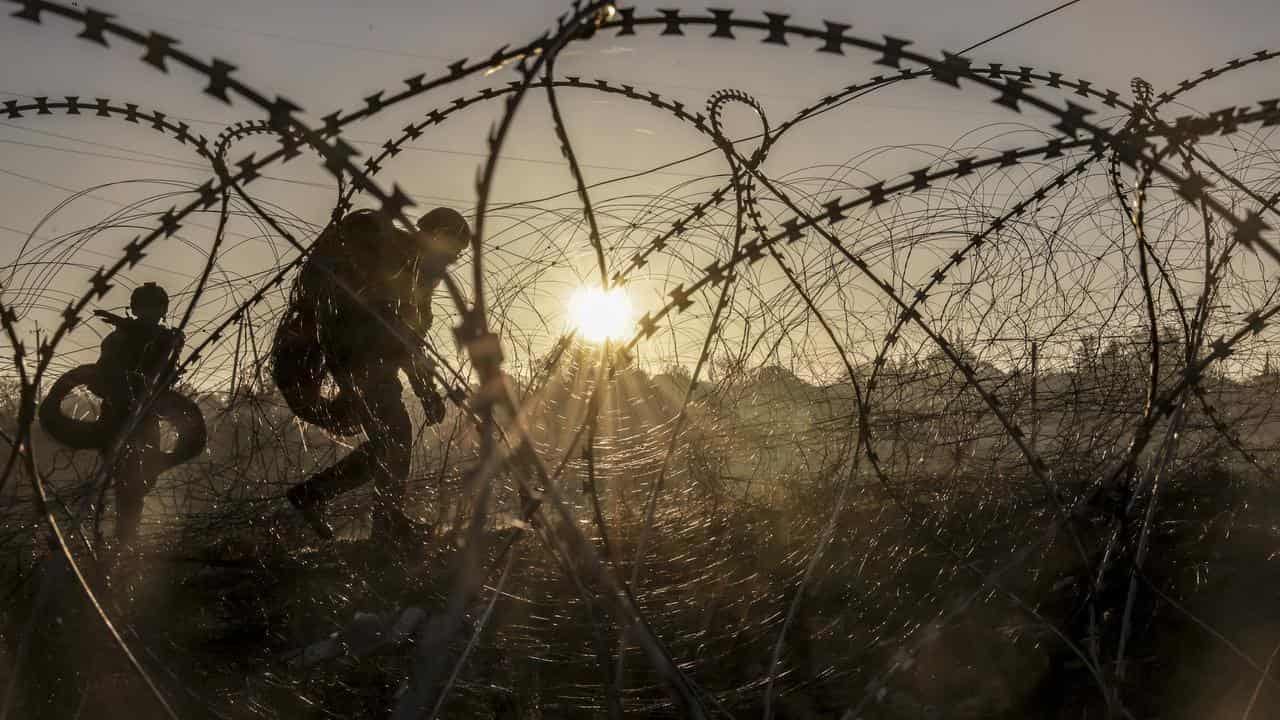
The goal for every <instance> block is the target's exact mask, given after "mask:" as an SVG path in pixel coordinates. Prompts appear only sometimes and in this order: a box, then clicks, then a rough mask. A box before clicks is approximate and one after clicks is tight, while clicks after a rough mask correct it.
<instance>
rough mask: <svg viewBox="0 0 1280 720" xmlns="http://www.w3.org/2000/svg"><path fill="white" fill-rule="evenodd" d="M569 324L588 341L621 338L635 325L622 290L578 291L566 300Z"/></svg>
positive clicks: (598, 289)
mask: <svg viewBox="0 0 1280 720" xmlns="http://www.w3.org/2000/svg"><path fill="white" fill-rule="evenodd" d="M569 321H570V323H571V326H572V329H573V330H575V331H577V333H578V335H580V336H581V337H582V338H583V339H585V340H589V341H591V342H597V343H600V342H604V341H606V340H622V339H625V338H626V337H627V335H628V334H629V333H630V332H631V331H632V329H633V327H634V325H635V321H634V312H633V310H632V306H631V297H630V296H628V295H627V291H626V290H624V289H623V288H612V289H609V290H604V289H602V288H599V287H582V288H578V289H577V290H575V291H574V292H573V295H571V296H570V297H569Z"/></svg>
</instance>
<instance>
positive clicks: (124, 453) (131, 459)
mask: <svg viewBox="0 0 1280 720" xmlns="http://www.w3.org/2000/svg"><path fill="white" fill-rule="evenodd" d="M160 439H161V432H160V421H159V420H158V419H156V418H154V417H151V418H145V419H143V420H141V421H139V422H138V424H137V426H136V427H135V428H134V430H133V433H132V434H131V435H130V436H129V438H128V439H127V440H125V442H124V444H123V446H122V447H121V448H120V454H119V457H118V459H117V461H116V466H115V482H114V487H115V493H116V539H117V540H118V541H119V543H120V545H121V547H128V546H130V545H131V544H132V543H133V541H134V539H135V538H136V537H137V534H138V526H139V524H140V523H141V522H142V508H143V504H144V500H145V499H146V496H147V493H148V492H150V491H151V488H152V487H154V486H155V483H156V474H157V473H156V470H157V469H158V462H157V461H158V457H157V456H158V454H159V453H160V452H161V447H160Z"/></svg>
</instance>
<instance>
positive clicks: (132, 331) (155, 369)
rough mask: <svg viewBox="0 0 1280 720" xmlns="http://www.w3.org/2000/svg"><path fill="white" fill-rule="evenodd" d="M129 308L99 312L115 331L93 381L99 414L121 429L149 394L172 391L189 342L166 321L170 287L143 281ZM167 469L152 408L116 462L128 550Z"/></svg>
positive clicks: (120, 525)
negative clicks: (122, 312) (126, 312)
mask: <svg viewBox="0 0 1280 720" xmlns="http://www.w3.org/2000/svg"><path fill="white" fill-rule="evenodd" d="M129 309H130V310H131V311H132V313H133V317H121V316H119V315H115V314H113V313H110V312H106V311H103V310H98V311H95V312H94V314H95V315H97V316H98V317H100V318H102V319H104V320H106V321H107V322H109V323H111V324H112V325H114V326H115V330H113V331H112V332H111V333H110V334H108V335H107V336H106V337H105V338H104V339H103V340H102V351H101V354H100V355H99V356H98V362H97V373H96V374H95V375H94V376H93V377H91V378H90V379H89V381H88V383H87V385H88V387H89V390H90V391H91V392H93V394H95V395H97V396H98V397H99V398H101V399H102V405H101V410H100V413H99V416H100V417H101V418H102V420H103V421H104V422H103V425H104V426H105V427H108V428H112V429H114V430H115V432H116V433H118V432H120V431H121V430H122V429H123V427H124V425H125V424H126V422H127V421H128V419H129V418H130V416H131V415H133V414H134V413H135V412H137V411H138V410H139V409H140V405H141V404H142V402H143V401H144V400H145V399H146V398H148V397H152V396H156V395H159V394H160V393H162V392H163V391H166V390H169V389H170V387H171V386H172V384H173V381H174V379H175V378H174V377H173V376H172V374H171V373H169V372H167V371H168V370H169V369H170V368H171V366H172V363H173V361H174V360H175V359H176V357H177V355H178V353H179V352H181V350H182V346H183V343H184V337H183V334H182V332H181V331H180V330H178V329H176V328H168V327H165V326H164V325H163V324H162V323H161V321H162V320H163V319H164V316H165V313H166V312H168V310H169V294H168V293H166V292H165V290H164V288H162V287H160V286H159V285H157V284H155V283H152V282H149V283H145V284H143V285H142V286H140V287H138V288H137V289H135V290H134V291H133V294H132V295H131V296H130V298H129ZM166 376H167V377H166ZM162 383H163V386H162ZM166 469H168V464H166V462H165V453H164V451H163V450H162V448H161V428H160V416H159V415H158V414H157V413H156V412H155V411H154V410H150V411H147V412H145V413H144V414H143V415H142V416H141V417H140V418H138V420H137V423H136V424H135V425H134V427H133V429H132V431H131V432H129V434H128V436H127V437H125V438H124V440H123V441H122V442H121V443H120V446H119V451H118V453H117V454H116V457H115V459H114V463H113V466H112V476H113V479H114V484H115V494H116V504H117V506H118V507H117V518H116V539H117V541H118V542H119V544H120V546H121V547H122V548H124V547H127V546H129V545H130V544H131V543H132V542H133V539H134V537H135V536H136V535H137V532H138V524H139V522H140V521H141V519H142V504H143V499H144V498H145V497H146V494H147V492H148V491H150V490H151V488H152V487H153V486H154V485H155V482H156V479H157V477H158V476H159V475H160V473H162V472H164V471H165V470H166Z"/></svg>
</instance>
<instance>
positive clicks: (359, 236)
mask: <svg viewBox="0 0 1280 720" xmlns="http://www.w3.org/2000/svg"><path fill="white" fill-rule="evenodd" d="M470 234H471V231H470V228H469V227H468V225H467V222H466V220H465V219H464V218H463V217H462V215H461V214H459V213H458V212H456V211H454V210H451V209H449V208H437V209H435V210H432V211H431V212H429V213H427V214H426V215H424V216H423V217H422V218H421V219H419V220H418V223H417V227H416V229H415V231H407V230H403V229H401V228H399V227H396V226H395V225H393V224H392V223H391V222H390V221H389V220H387V219H386V218H385V217H383V216H382V215H381V214H379V213H376V212H373V211H371V210H361V211H356V212H353V213H350V214H348V215H346V216H345V217H343V218H342V219H341V220H340V221H338V222H336V223H334V224H332V225H331V226H330V227H329V228H328V229H327V230H326V231H325V232H324V233H322V234H321V236H320V237H319V238H318V239H317V240H316V244H315V245H314V246H313V248H312V251H311V256H310V257H309V258H308V260H307V262H306V264H304V266H303V268H302V270H301V272H300V273H299V276H298V280H297V281H296V283H295V286H294V295H293V298H292V302H291V307H290V310H289V312H288V313H287V314H286V317H285V318H284V320H283V322H282V324H281V326H280V328H279V330H278V331H277V335H276V342H275V347H274V353H273V354H274V361H275V363H274V373H275V379H276V384H277V386H279V387H280V389H281V391H282V393H283V394H284V396H285V399H286V400H287V401H288V402H289V405H290V407H291V408H292V409H293V410H294V412H295V413H296V414H297V415H298V416H299V417H301V418H302V419H304V420H307V421H308V422H311V423H313V424H317V425H320V426H322V427H325V428H327V429H329V430H331V431H334V432H337V433H339V434H355V433H356V432H359V431H363V432H364V433H365V435H366V438H367V439H366V440H365V441H364V443H362V444H361V445H360V446H359V447H357V448H356V449H355V450H353V451H352V452H351V453H350V454H348V455H347V456H346V457H345V458H343V459H342V460H341V461H339V462H338V463H337V464H335V465H333V466H332V467H329V468H327V469H325V470H323V471H321V472H319V473H316V474H315V475H313V476H312V477H311V478H309V479H308V480H306V481H305V482H302V483H299V484H297V485H295V486H293V487H292V488H291V489H290V490H289V492H288V499H289V502H290V503H291V504H292V505H293V506H294V507H295V508H297V509H298V510H299V511H300V512H301V513H302V516H303V518H304V519H305V520H306V521H307V523H308V525H310V526H311V528H312V529H313V530H314V531H315V532H316V534H318V535H319V536H321V537H323V538H325V539H328V538H332V537H333V528H332V527H331V526H330V524H329V522H328V520H327V517H326V505H327V503H328V502H329V501H330V500H331V499H333V498H334V497H336V496H338V495H340V494H342V493H345V492H347V491H349V490H353V489H355V488H357V487H359V486H361V485H364V484H365V483H368V482H370V481H372V482H373V484H374V507H373V531H372V534H373V537H374V538H385V539H391V540H405V539H411V538H414V537H418V536H420V535H421V534H422V530H423V528H421V527H419V525H418V523H416V522H415V521H413V520H411V519H410V518H409V517H408V516H407V515H406V514H405V512H404V508H403V504H404V496H405V485H406V483H407V480H408V474H409V461H410V446H411V444H412V440H413V425H412V422H411V421H410V418H409V413H408V410H407V409H406V407H405V404H404V400H403V398H402V386H401V384H400V378H399V373H400V371H402V370H403V371H404V372H405V374H406V375H407V376H408V378H409V382H410V386H411V387H412V388H413V390H414V394H415V395H417V397H418V399H419V400H420V401H421V402H422V405H423V408H424V410H425V411H426V416H427V420H428V422H430V423H432V424H435V423H438V422H440V421H441V420H442V419H443V418H444V413H445V407H444V400H443V399H442V398H441V397H440V394H439V393H438V392H437V391H436V389H435V385H434V381H433V379H432V376H431V372H432V370H433V365H432V364H431V363H430V362H429V361H426V360H422V359H421V358H422V354H421V352H420V348H421V347H422V344H423V343H424V339H423V338H424V336H425V335H426V332H427V330H428V329H429V328H430V327H431V296H432V294H433V291H434V290H435V289H436V287H437V286H438V285H439V284H440V281H441V280H442V279H443V277H444V274H445V270H446V268H447V267H448V266H449V265H450V264H452V263H453V262H454V261H456V260H457V259H458V257H459V255H460V254H461V253H462V250H463V249H464V248H465V247H466V246H467V243H468V241H469V239H470ZM415 343H416V347H415ZM325 377H328V378H330V379H331V382H332V385H333V386H335V387H336V390H337V392H336V393H331V394H329V395H328V396H326V395H325V394H324V393H322V392H321V386H322V384H323V380H324V378H325Z"/></svg>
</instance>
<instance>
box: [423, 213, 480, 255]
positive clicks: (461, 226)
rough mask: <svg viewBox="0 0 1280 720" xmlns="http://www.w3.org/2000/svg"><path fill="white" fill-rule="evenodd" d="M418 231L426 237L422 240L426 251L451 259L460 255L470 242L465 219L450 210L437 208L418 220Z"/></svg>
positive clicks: (468, 228)
mask: <svg viewBox="0 0 1280 720" xmlns="http://www.w3.org/2000/svg"><path fill="white" fill-rule="evenodd" d="M418 230H419V231H421V233H422V234H423V235H425V236H426V237H425V238H423V240H424V242H425V243H426V249H427V250H428V251H430V252H432V253H434V254H440V255H445V256H448V257H452V258H456V257H457V256H458V255H460V254H462V251H463V250H465V249H466V247H467V243H468V242H470V241H471V226H469V225H467V219H466V218H464V217H462V213H459V212H458V211H457V210H454V209H452V208H447V207H438V208H436V209H435V210H432V211H431V212H429V213H427V214H426V215H423V216H422V217H420V218H418Z"/></svg>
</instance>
